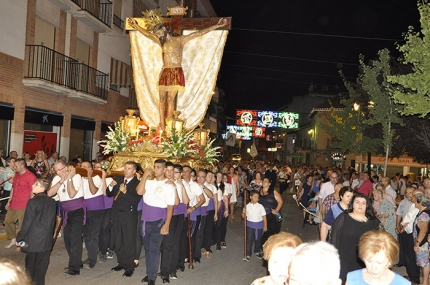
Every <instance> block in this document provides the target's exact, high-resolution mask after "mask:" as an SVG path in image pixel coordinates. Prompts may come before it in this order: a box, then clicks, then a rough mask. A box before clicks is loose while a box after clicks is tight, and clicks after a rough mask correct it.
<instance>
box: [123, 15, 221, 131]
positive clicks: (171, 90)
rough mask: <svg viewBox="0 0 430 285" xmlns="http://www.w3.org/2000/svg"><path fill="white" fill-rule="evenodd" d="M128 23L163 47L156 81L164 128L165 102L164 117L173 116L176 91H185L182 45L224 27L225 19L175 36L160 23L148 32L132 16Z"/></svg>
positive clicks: (161, 126)
mask: <svg viewBox="0 0 430 285" xmlns="http://www.w3.org/2000/svg"><path fill="white" fill-rule="evenodd" d="M128 23H129V25H130V26H132V27H133V28H134V29H136V30H137V31H139V32H141V33H142V34H143V35H144V36H146V37H148V38H149V39H151V40H153V41H154V42H156V43H158V44H159V45H160V46H161V48H162V49H163V71H162V72H161V75H160V80H159V81H158V91H159V95H160V101H159V106H158V110H159V112H160V125H159V127H160V128H161V129H162V130H164V126H165V121H164V120H165V117H164V115H165V112H166V110H165V109H166V103H167V114H166V118H173V111H174V110H175V106H174V105H175V97H176V95H177V94H178V91H185V77H184V71H183V70H182V53H183V48H184V45H185V44H186V43H188V42H189V41H191V40H193V39H195V38H197V37H200V36H203V35H204V34H206V33H208V32H210V31H213V30H216V29H218V28H221V27H224V26H225V25H226V24H227V21H226V20H225V19H220V20H219V21H218V24H216V25H213V26H211V27H209V28H206V29H204V30H200V31H197V32H194V33H192V34H189V35H181V36H176V37H175V36H173V35H172V34H171V33H170V32H169V31H168V30H167V29H166V27H165V26H164V25H163V24H162V23H159V24H158V25H156V26H155V28H154V30H153V33H151V32H148V31H147V30H145V29H143V28H142V27H141V26H139V24H138V23H137V21H136V20H135V19H133V18H129V19H128ZM166 95H167V96H166Z"/></svg>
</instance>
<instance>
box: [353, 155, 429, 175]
mask: <svg viewBox="0 0 430 285" xmlns="http://www.w3.org/2000/svg"><path fill="white" fill-rule="evenodd" d="M355 162H356V163H355V169H358V167H359V164H360V156H357V157H356V158H355ZM362 163H363V165H362V169H367V156H363V162H362ZM384 165H385V156H372V157H371V169H372V170H373V171H376V173H379V172H380V171H384ZM427 168H428V165H425V164H420V163H417V162H415V161H413V159H412V158H411V157H394V158H389V159H388V167H387V176H390V177H391V176H393V175H395V174H396V173H401V174H403V175H406V174H407V173H408V172H413V173H415V174H416V175H418V176H422V175H424V174H426V173H427V171H426V170H427Z"/></svg>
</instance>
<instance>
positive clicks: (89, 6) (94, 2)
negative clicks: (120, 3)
mask: <svg viewBox="0 0 430 285" xmlns="http://www.w3.org/2000/svg"><path fill="white" fill-rule="evenodd" d="M72 1H73V3H75V4H76V5H78V6H79V7H81V9H82V10H84V11H87V12H88V13H90V14H91V15H93V16H94V17H96V18H97V19H99V20H100V21H102V22H103V23H104V24H105V25H107V26H109V27H110V26H111V17H112V2H111V1H109V0H72Z"/></svg>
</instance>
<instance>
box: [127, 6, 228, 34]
mask: <svg viewBox="0 0 430 285" xmlns="http://www.w3.org/2000/svg"><path fill="white" fill-rule="evenodd" d="M167 9H168V12H167V15H168V16H170V17H163V24H164V25H165V26H166V27H167V28H168V29H169V30H170V31H172V32H173V33H176V34H177V35H182V31H183V30H202V29H206V28H209V27H210V26H213V25H216V24H217V23H218V21H219V20H220V19H221V18H183V15H185V14H186V10H187V9H188V8H184V7H181V6H175V7H171V8H167ZM134 19H135V20H136V21H137V22H138V23H139V25H140V26H142V27H144V26H146V24H145V18H134ZM223 19H226V20H227V25H226V26H224V27H222V28H219V30H230V29H231V20H232V19H231V17H225V18H223ZM125 29H126V30H127V31H134V28H133V27H131V26H130V25H129V24H128V21H126V27H125Z"/></svg>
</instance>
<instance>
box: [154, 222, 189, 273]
mask: <svg viewBox="0 0 430 285" xmlns="http://www.w3.org/2000/svg"><path fill="white" fill-rule="evenodd" d="M183 226H184V215H183V214H181V215H175V216H172V220H171V221H170V226H169V234H168V235H166V236H164V239H163V243H162V245H161V266H160V268H161V276H163V277H168V276H169V274H171V273H176V265H177V263H178V256H179V241H180V239H181V233H182V228H183Z"/></svg>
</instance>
